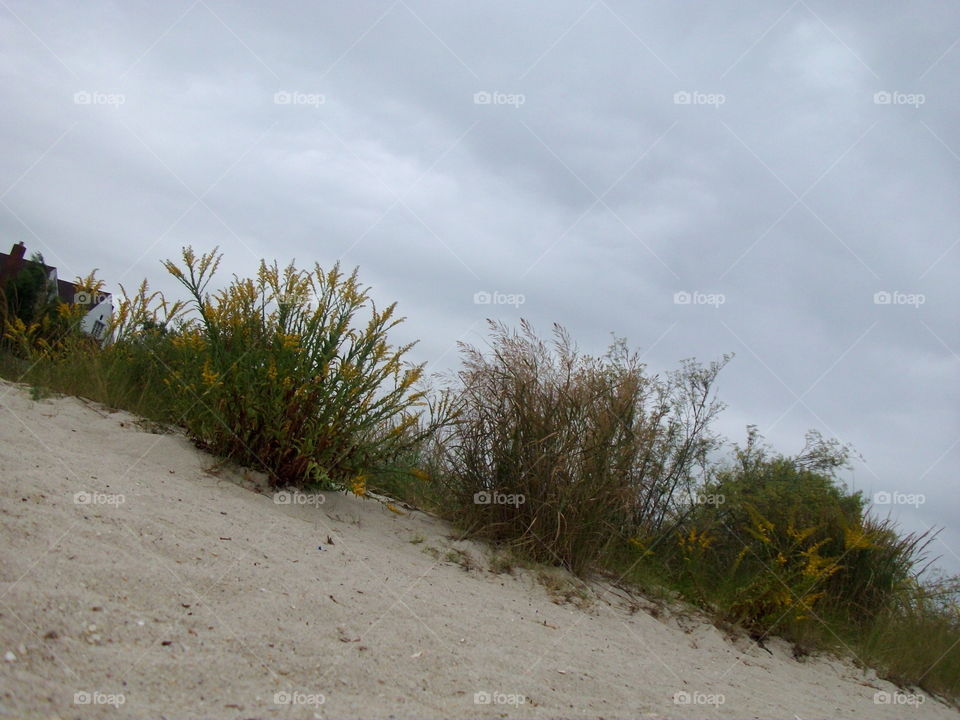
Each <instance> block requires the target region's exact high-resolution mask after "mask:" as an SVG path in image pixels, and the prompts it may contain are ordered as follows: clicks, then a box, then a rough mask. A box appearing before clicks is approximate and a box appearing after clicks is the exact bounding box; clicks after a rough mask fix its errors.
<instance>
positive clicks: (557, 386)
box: [445, 322, 722, 572]
mask: <svg viewBox="0 0 960 720" xmlns="http://www.w3.org/2000/svg"><path fill="white" fill-rule="evenodd" d="M490 329H491V339H490V346H491V349H490V351H489V352H487V353H484V352H482V351H480V350H478V349H476V348H474V347H471V346H466V345H465V346H462V351H463V355H464V361H463V369H462V370H461V371H460V373H459V375H458V379H459V383H460V385H459V388H460V395H459V402H460V406H459V416H458V419H457V421H456V422H455V423H453V424H452V425H451V426H450V428H449V429H448V431H447V435H446V437H445V440H446V441H447V442H446V452H445V458H446V473H447V482H448V483H449V488H450V491H451V497H452V502H453V503H454V506H455V510H454V515H455V517H456V519H457V520H458V521H459V522H460V523H462V524H463V525H464V526H465V527H467V528H469V529H470V530H472V532H474V533H475V534H477V535H479V536H482V537H486V538H489V539H490V540H493V541H495V542H498V543H504V544H509V545H511V546H512V547H513V548H515V549H519V550H521V551H523V552H524V553H525V554H526V555H528V556H529V557H531V558H532V559H534V560H536V561H540V562H547V563H551V564H560V565H564V566H566V567H567V568H569V569H571V570H573V571H574V572H582V571H584V570H587V569H589V568H590V567H591V565H593V564H595V563H596V562H597V561H598V559H599V558H600V557H601V556H602V555H603V554H604V552H605V551H606V550H607V549H608V548H609V547H611V545H612V544H614V543H616V541H617V539H618V538H623V537H626V536H629V535H631V534H635V533H637V532H640V531H641V530H642V531H643V532H646V533H651V532H655V531H656V529H657V528H659V527H660V526H661V525H662V524H663V522H664V520H665V518H666V517H667V513H668V505H669V502H670V498H671V497H672V496H673V494H674V493H676V492H677V491H678V489H679V488H682V487H685V486H687V485H689V484H690V483H691V482H692V477H693V474H694V470H695V467H696V466H697V464H698V463H701V462H704V461H705V459H706V455H707V453H708V451H709V450H710V449H711V448H712V447H713V445H714V443H715V439H714V437H713V436H712V435H711V434H710V432H709V425H710V421H711V420H712V418H713V417H714V415H715V414H716V413H717V412H718V410H719V405H718V403H717V402H716V401H715V400H713V399H712V398H711V397H710V394H711V385H712V382H713V380H714V378H715V377H716V375H717V373H718V372H719V370H720V368H721V367H722V363H714V364H713V365H711V366H709V367H707V368H703V367H701V366H699V365H697V364H695V363H692V362H691V363H687V364H685V365H684V367H683V369H682V370H680V371H677V372H675V373H672V374H671V375H670V376H669V377H667V378H659V377H657V376H649V375H647V374H646V372H645V366H644V365H643V363H641V362H640V359H639V356H638V355H637V354H636V353H633V352H630V351H629V349H628V348H627V347H626V344H625V342H624V341H622V340H616V341H615V342H614V343H613V344H612V345H611V347H610V348H609V350H608V351H607V353H606V354H605V355H603V356H601V357H591V356H586V355H581V354H580V353H579V352H578V351H577V349H576V347H575V346H574V344H573V342H572V340H571V339H570V336H569V335H568V334H567V332H566V331H564V330H563V329H562V328H560V327H559V326H555V329H554V339H553V342H552V343H549V344H548V343H546V342H544V341H543V340H541V339H540V338H538V337H537V335H536V334H535V332H534V331H533V329H532V328H531V326H530V325H529V324H527V323H526V322H524V323H523V324H522V326H521V328H520V330H519V331H517V330H511V329H510V328H508V327H506V326H505V325H503V324H497V323H493V322H491V323H490Z"/></svg>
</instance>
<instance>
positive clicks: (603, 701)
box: [0, 383, 960, 720]
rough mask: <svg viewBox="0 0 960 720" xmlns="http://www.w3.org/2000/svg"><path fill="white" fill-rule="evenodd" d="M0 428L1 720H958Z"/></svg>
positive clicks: (80, 420)
mask: <svg viewBox="0 0 960 720" xmlns="http://www.w3.org/2000/svg"><path fill="white" fill-rule="evenodd" d="M0 406H2V407H0V414H2V416H3V419H2V421H0V477H2V483H0V512H2V516H3V522H2V527H0V541H2V561H0V717H6V716H27V717H78V718H79V717H83V718H100V717H103V718H115V717H160V716H165V717H170V718H173V717H244V718H249V717H292V718H312V717H391V716H393V717H401V718H402V717H605V718H612V717H671V718H672V717H720V718H755V717H763V718H765V717H781V718H794V717H799V718H816V717H821V718H822V717H831V718H837V717H844V718H914V717H915V718H951V719H953V720H956V719H957V718H960V713H958V712H956V711H955V710H953V709H951V708H948V707H947V706H945V705H943V704H941V703H939V702H937V701H936V700H934V699H933V698H930V697H925V698H923V704H922V705H919V706H917V705H903V704H901V705H894V704H877V703H875V702H874V696H875V693H877V692H878V691H879V692H883V691H885V692H887V693H889V694H890V695H891V696H893V695H894V694H895V693H898V692H902V691H898V690H897V688H895V687H894V686H893V685H891V684H889V683H886V682H883V681H878V680H877V679H876V678H875V676H874V675H873V674H872V673H867V674H865V673H863V672H862V671H860V670H858V669H856V668H855V667H854V666H853V665H852V664H851V663H849V662H841V661H839V660H836V659H829V658H825V657H817V658H808V659H807V660H806V661H804V662H798V661H796V660H794V659H793V658H792V656H791V653H790V649H789V648H788V647H787V646H786V645H785V644H784V643H781V642H778V641H772V642H770V643H769V648H770V650H771V651H772V654H770V653H768V652H767V651H765V650H763V649H761V648H760V647H758V646H757V645H756V644H754V643H751V642H750V641H748V640H739V641H737V642H735V643H731V642H730V641H728V640H727V639H725V638H724V636H722V635H721V633H720V632H718V631H717V630H716V629H714V628H713V627H712V626H711V625H709V624H708V623H706V622H704V621H703V620H702V619H697V618H696V617H694V616H683V615H679V614H676V613H669V612H664V613H659V618H656V617H654V616H653V615H651V614H648V612H647V611H646V610H644V609H643V608H649V607H652V604H651V603H647V602H646V601H643V600H642V599H640V605H641V609H640V610H639V611H636V606H635V607H634V610H635V612H631V609H630V603H629V602H628V601H627V600H626V599H624V598H623V597H620V596H618V595H617V594H616V593H615V592H614V591H612V590H611V589H610V588H609V587H606V586H604V585H602V584H597V583H595V584H593V585H592V592H593V593H595V594H596V597H595V599H594V600H593V603H592V605H591V606H590V607H589V608H587V609H586V610H582V609H579V608H578V607H575V606H574V605H571V604H562V605H560V604H556V603H555V602H553V601H552V600H551V596H550V595H549V594H548V592H547V591H546V590H545V589H544V587H543V586H542V585H541V584H540V583H538V582H536V580H535V579H534V577H533V574H532V573H531V572H529V571H515V573H514V574H513V575H509V574H495V573H493V572H490V571H489V570H488V569H487V563H486V560H485V559H484V558H485V555H484V552H483V549H482V548H481V547H479V546H477V545H474V544H472V543H467V542H456V541H455V540H452V539H451V538H450V535H451V533H452V531H451V529H450V528H449V527H448V526H446V525H445V524H444V523H442V522H439V521H437V520H435V519H433V518H430V517H427V516H425V515H423V514H420V513H413V514H406V515H403V516H400V515H397V514H394V513H392V512H390V511H389V510H387V509H386V508H385V507H384V506H383V505H382V504H380V503H379V502H377V501H376V500H370V499H363V500H361V499H359V498H355V497H352V496H351V497H347V496H343V495H336V494H331V495H328V496H327V498H326V503H325V504H324V505H322V506H319V507H318V506H308V505H278V504H276V503H274V501H273V498H272V495H270V494H269V493H268V494H259V493H257V492H256V491H255V487H256V484H257V483H258V482H262V478H256V477H247V478H246V479H244V478H242V477H240V474H239V473H234V472H232V471H227V470H224V471H222V472H221V471H217V470H216V469H213V470H211V468H214V465H215V462H214V460H213V459H212V458H211V457H210V456H208V455H205V454H203V453H200V452H199V451H197V450H196V449H195V448H194V447H193V446H192V445H191V444H190V443H189V442H188V441H186V440H185V439H183V438H182V437H181V436H179V435H158V434H150V433H148V432H145V431H143V430H142V429H140V427H138V426H137V425H136V424H135V418H133V417H132V416H130V415H128V414H126V413H108V412H106V411H104V410H103V409H101V408H97V407H94V406H92V405H89V404H87V403H84V402H82V401H80V400H77V399H73V398H60V399H54V400H43V401H41V402H39V403H37V402H34V401H32V400H31V399H30V396H29V393H28V392H27V391H26V390H25V389H23V388H21V387H18V386H14V385H11V384H9V383H0ZM78 492H86V493H98V494H100V495H98V496H97V498H96V499H97V500H99V501H106V500H114V499H116V500H118V501H119V497H122V499H123V502H122V504H108V503H106V502H98V503H96V504H91V503H87V504H78V503H77V502H75V494H76V493H78ZM108 496H110V497H108ZM113 496H119V497H113ZM328 536H329V537H330V538H331V539H332V540H333V544H329V543H328V541H327V538H328ZM419 538H423V541H422V542H416V543H414V542H411V540H418V539H419ZM318 545H320V546H323V550H318ZM451 547H456V548H460V549H462V550H464V551H466V552H468V553H470V554H471V556H472V557H473V558H474V559H475V560H476V561H477V562H478V564H479V566H480V567H479V568H477V569H472V570H469V571H468V570H464V569H463V568H462V567H461V566H460V565H458V564H456V563H454V562H451V561H450V560H449V559H447V558H446V554H447V552H448V551H449V549H450V548H451ZM430 548H436V549H438V550H439V558H440V559H439V560H438V559H437V558H436V557H435V556H434V555H435V554H436V551H431V550H430ZM621 595H622V593H621ZM480 692H486V693H491V694H494V693H499V694H500V695H496V697H495V698H494V699H495V700H496V701H497V702H495V703H494V702H492V703H490V704H483V703H479V704H478V703H475V693H480ZM75 693H89V695H88V696H87V698H89V699H91V700H92V702H91V703H90V704H78V703H77V702H75ZM276 693H292V694H294V697H295V700H296V702H295V703H293V704H282V703H281V704H278V703H277V702H275V701H277V700H281V701H282V700H285V698H284V697H277V696H276V695H275V694H276ZM677 693H688V695H687V696H683V695H681V696H680V698H681V699H683V698H684V697H689V698H690V699H691V704H682V703H677V702H675V701H674V698H675V695H676V694H677ZM121 696H122V698H121ZM896 697H897V699H899V700H901V701H904V700H916V701H917V702H919V700H917V699H916V698H914V697H912V696H910V695H899V696H896ZM77 699H78V700H81V701H82V700H84V699H86V698H85V697H79V698H77ZM121 699H122V700H123V703H122V704H119V703H120V700H121ZM321 699H322V700H323V703H322V704H321V703H320V700H321ZM481 699H482V698H481ZM521 699H522V700H524V702H523V703H522V704H520V703H519V701H520V700H521ZM511 701H515V702H516V704H510V703H511ZM110 703H113V704H110Z"/></svg>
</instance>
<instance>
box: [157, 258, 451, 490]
mask: <svg viewBox="0 0 960 720" xmlns="http://www.w3.org/2000/svg"><path fill="white" fill-rule="evenodd" d="M220 260H221V255H220V254H218V252H217V250H214V251H213V252H210V253H207V254H204V255H200V256H197V255H195V254H194V252H193V250H192V249H191V248H184V249H183V252H182V256H181V262H180V264H178V263H175V262H173V261H167V262H165V263H164V266H165V267H166V269H167V271H168V272H170V273H171V274H172V275H173V276H174V277H175V278H176V279H177V280H179V281H180V283H181V284H182V285H183V286H184V288H186V290H187V292H188V293H189V296H190V299H191V306H192V309H193V310H194V311H195V312H196V317H195V318H193V319H192V320H191V321H190V322H187V323H185V324H184V325H183V326H182V327H181V328H180V329H179V330H178V332H177V333H176V334H175V336H174V337H173V338H172V340H171V342H172V344H173V347H174V349H175V353H174V354H175V357H176V360H175V362H174V363H173V364H172V365H171V368H170V373H169V376H168V377H167V378H166V381H165V382H166V384H167V387H168V390H169V393H170V395H171V399H172V402H173V405H174V411H173V412H174V415H176V416H178V417H179V418H181V420H180V422H182V424H183V425H184V426H185V427H186V429H187V431H188V432H189V433H190V435H191V436H193V437H194V438H195V439H196V440H197V442H199V443H200V444H202V445H203V446H205V447H208V448H209V449H211V450H212V451H214V452H216V453H218V454H220V455H222V456H224V457H229V458H232V459H234V460H236V461H238V462H240V463H242V464H244V465H248V466H250V467H253V468H256V469H259V470H262V471H264V472H266V473H267V474H268V476H269V477H270V479H271V481H272V482H273V483H275V484H277V485H294V486H306V485H311V484H320V485H331V484H332V485H334V486H338V487H343V488H348V489H354V490H359V489H360V488H361V486H362V485H361V483H360V482H359V481H358V480H357V478H358V477H360V476H363V475H364V474H365V473H368V472H370V471H372V470H378V469H381V468H383V467H384V466H388V465H391V464H392V463H395V462H396V461H397V459H398V457H400V456H401V455H402V454H403V453H405V452H407V451H409V449H410V448H411V446H413V445H415V444H416V443H418V442H420V441H422V439H423V438H424V437H425V436H427V435H429V434H430V433H431V432H432V431H433V430H434V429H435V427H436V426H437V425H438V424H441V423H442V422H444V418H443V417H438V416H433V417H427V418H426V419H425V417H424V412H423V410H424V408H425V407H426V398H425V396H424V391H423V390H422V389H421V388H420V387H419V382H420V380H421V377H422V374H423V367H422V366H421V365H412V364H409V363H407V362H405V360H404V357H405V355H406V354H407V353H408V351H409V350H410V348H411V347H412V344H408V345H404V346H401V347H394V346H392V345H391V344H390V342H389V338H388V334H389V332H390V331H391V330H392V329H393V328H394V327H396V326H397V325H398V324H399V323H400V322H402V321H403V318H400V317H396V304H395V303H394V304H391V305H388V306H387V307H386V308H384V309H382V310H380V309H378V308H377V307H376V305H375V304H374V302H373V300H372V299H371V298H370V296H369V292H368V289H367V288H365V287H364V286H362V285H361V283H360V281H359V280H358V273H357V271H356V270H354V271H353V272H352V273H350V274H349V275H347V274H345V273H344V272H342V271H341V269H340V267H339V265H334V266H333V267H332V268H331V269H329V270H327V271H324V270H322V269H321V268H320V266H319V265H315V266H314V267H313V269H312V270H303V269H298V268H297V267H295V265H293V264H290V265H288V266H286V267H285V268H283V269H282V270H281V269H280V268H279V267H278V266H277V264H276V263H274V264H272V265H267V264H266V263H265V262H261V264H260V267H259V270H258V272H257V275H256V277H255V278H237V277H234V279H233V281H232V282H231V283H230V284H229V285H227V286H226V287H225V288H223V289H222V290H219V291H217V292H216V293H213V294H210V293H208V292H207V287H208V286H209V283H210V281H211V279H212V278H213V276H214V274H215V272H216V271H217V268H218V266H219V264H220ZM428 415H429V413H428ZM364 487H365V486H364Z"/></svg>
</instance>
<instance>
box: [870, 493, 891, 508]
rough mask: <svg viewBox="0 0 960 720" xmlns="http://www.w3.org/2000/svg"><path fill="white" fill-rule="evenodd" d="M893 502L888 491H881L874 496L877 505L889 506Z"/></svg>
mask: <svg viewBox="0 0 960 720" xmlns="http://www.w3.org/2000/svg"><path fill="white" fill-rule="evenodd" d="M892 500H893V497H892V496H891V495H890V493H889V492H887V491H886V490H881V491H880V492H877V493H874V494H873V502H874V504H876V505H889V504H890V502H891V501H892Z"/></svg>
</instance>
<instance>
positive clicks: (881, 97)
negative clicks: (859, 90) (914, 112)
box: [873, 90, 893, 105]
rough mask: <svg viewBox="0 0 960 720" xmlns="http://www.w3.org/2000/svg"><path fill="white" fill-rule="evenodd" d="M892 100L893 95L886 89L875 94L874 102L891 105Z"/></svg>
mask: <svg viewBox="0 0 960 720" xmlns="http://www.w3.org/2000/svg"><path fill="white" fill-rule="evenodd" d="M892 100H893V96H892V95H891V94H890V93H889V92H887V91H886V90H881V91H880V92H875V93H874V94H873V102H874V104H875V105H889V104H890V103H891V101H892Z"/></svg>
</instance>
